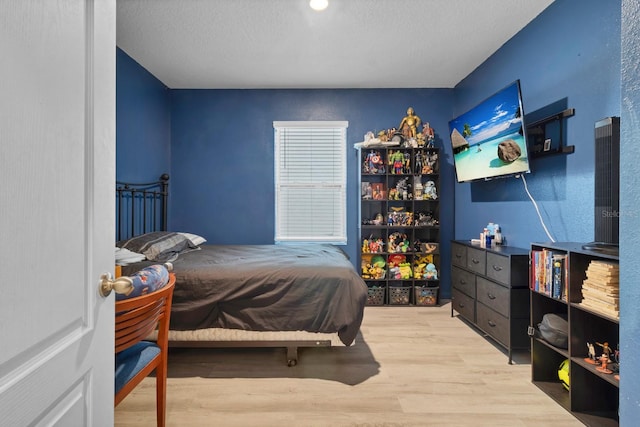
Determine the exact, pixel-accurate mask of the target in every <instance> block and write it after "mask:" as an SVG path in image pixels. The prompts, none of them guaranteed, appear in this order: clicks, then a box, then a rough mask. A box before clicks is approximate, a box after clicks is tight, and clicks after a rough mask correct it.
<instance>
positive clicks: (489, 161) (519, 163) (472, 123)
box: [449, 83, 529, 182]
mask: <svg viewBox="0 0 640 427" xmlns="http://www.w3.org/2000/svg"><path fill="white" fill-rule="evenodd" d="M449 129H450V132H451V144H452V146H453V157H454V164H455V168H456V175H457V178H458V181H460V182H462V181H473V180H478V179H485V178H492V177H498V176H503V175H513V174H517V173H522V172H528V171H529V163H528V156H527V143H526V139H525V136H524V129H523V121H522V110H521V103H520V97H519V88H518V86H517V84H515V83H514V84H513V85H511V86H508V87H506V88H505V89H503V90H502V91H500V92H498V93H496V94H495V95H493V96H492V97H490V98H489V99H487V100H486V101H484V102H482V103H481V104H479V105H478V106H476V107H475V108H473V109H472V110H470V111H469V112H467V113H465V114H463V115H461V116H460V117H458V118H456V119H454V120H452V121H451V122H449Z"/></svg>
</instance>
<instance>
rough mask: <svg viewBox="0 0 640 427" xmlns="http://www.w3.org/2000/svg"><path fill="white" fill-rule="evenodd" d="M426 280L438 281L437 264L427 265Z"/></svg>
mask: <svg viewBox="0 0 640 427" xmlns="http://www.w3.org/2000/svg"><path fill="white" fill-rule="evenodd" d="M424 278H425V279H427V280H438V269H437V268H436V265H435V264H433V263H429V264H427V269H426V271H425V272H424Z"/></svg>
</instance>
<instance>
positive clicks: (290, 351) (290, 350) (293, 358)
mask: <svg viewBox="0 0 640 427" xmlns="http://www.w3.org/2000/svg"><path fill="white" fill-rule="evenodd" d="M297 364H298V347H293V346H289V347H287V366H289V367H291V366H296V365H297Z"/></svg>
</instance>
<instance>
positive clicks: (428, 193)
mask: <svg viewBox="0 0 640 427" xmlns="http://www.w3.org/2000/svg"><path fill="white" fill-rule="evenodd" d="M422 192H423V197H424V198H425V199H427V200H437V199H438V192H437V191H436V183H435V182H433V181H427V182H426V183H425V185H424V189H423V190H422Z"/></svg>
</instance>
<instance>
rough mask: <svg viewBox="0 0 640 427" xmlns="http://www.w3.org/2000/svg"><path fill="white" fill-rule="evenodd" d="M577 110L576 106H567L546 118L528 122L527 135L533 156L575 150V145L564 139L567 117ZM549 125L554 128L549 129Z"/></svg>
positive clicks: (565, 152) (566, 152) (567, 152)
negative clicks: (567, 142) (566, 143)
mask: <svg viewBox="0 0 640 427" xmlns="http://www.w3.org/2000/svg"><path fill="white" fill-rule="evenodd" d="M575 111H576V110H575V109H574V108H567V109H566V110H563V111H560V112H558V113H556V114H553V115H551V116H548V117H545V118H544V119H540V120H537V121H535V122H533V123H530V124H527V137H528V139H529V140H530V144H531V145H530V147H531V149H530V155H531V157H534V158H535V157H544V156H550V155H554V154H571V153H573V152H574V151H575V146H574V145H565V143H564V141H563V139H564V126H565V119H566V118H568V117H572V116H573V115H574V114H575ZM547 127H549V128H552V129H553V130H552V129H549V130H548V129H547ZM551 132H553V135H551Z"/></svg>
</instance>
